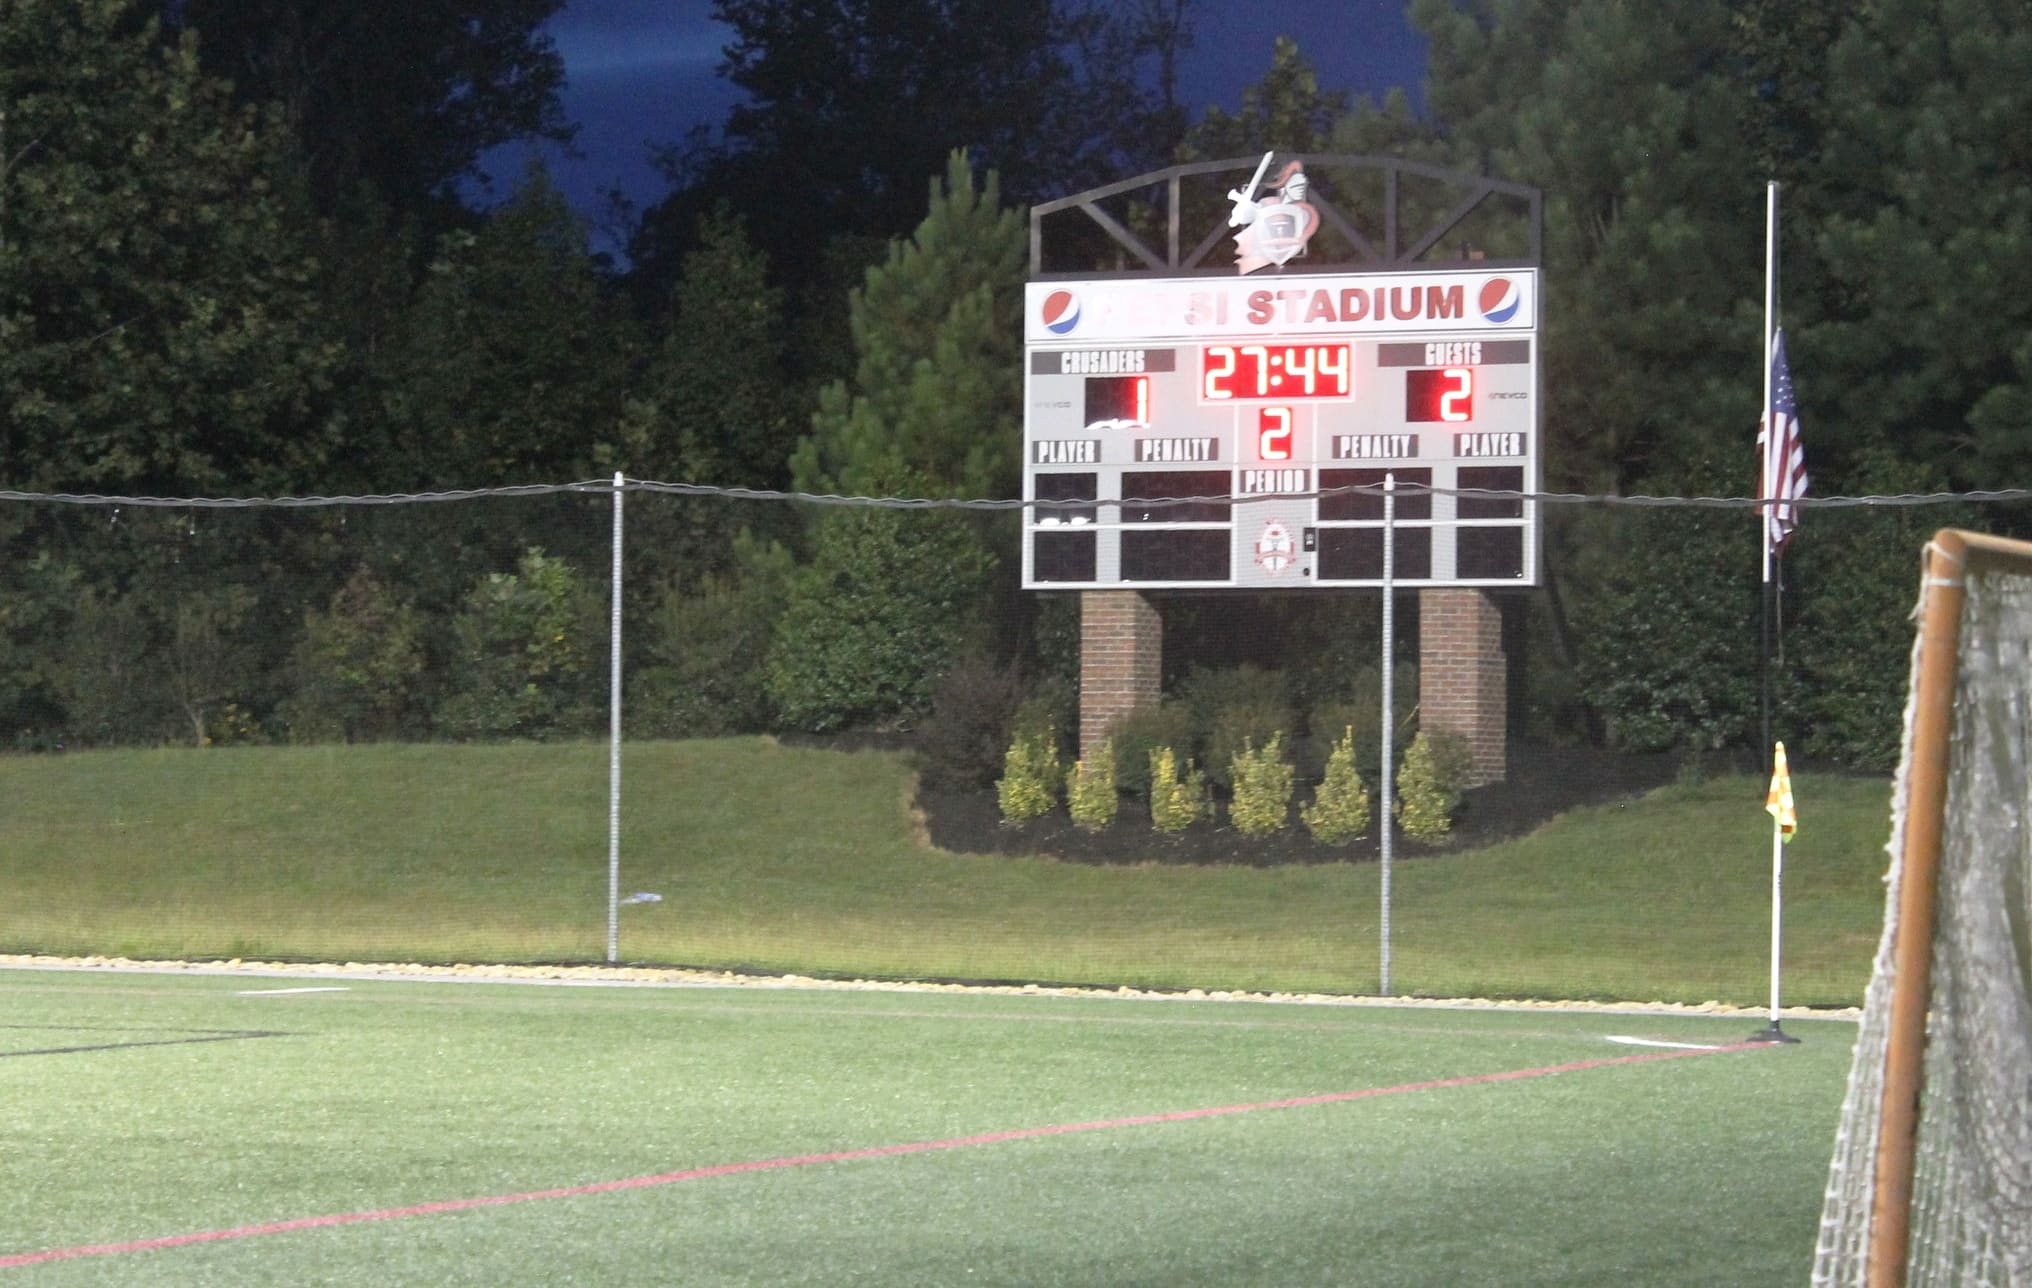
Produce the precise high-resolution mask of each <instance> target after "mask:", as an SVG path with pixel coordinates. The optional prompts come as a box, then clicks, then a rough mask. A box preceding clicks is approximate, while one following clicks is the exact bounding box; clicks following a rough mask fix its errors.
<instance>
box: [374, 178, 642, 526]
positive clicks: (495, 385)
mask: <svg viewBox="0 0 2032 1288" xmlns="http://www.w3.org/2000/svg"><path fill="white" fill-rule="evenodd" d="M631 344H632V336H631V331H630V328H629V326H628V324H627V320H626V318H625V317H624V316H623V314H622V313H621V311H620V309H619V308H618V306H617V305H616V304H615V303H614V302H613V301H612V300H611V299H610V298H609V297H608V295H607V292H606V290H605V287H604V285H603V284H602V283H601V281H600V280H599V278H598V276H597V275H596V274H595V272H594V270H593V266H592V263H591V261H590V259H589V258H588V256H587V253H586V242H585V229H584V223H583V221H582V220H581V219H580V218H579V216H577V215H576V214H575V213H573V212H572V210H571V209H570V207H569V206H568V205H567V204H566V202H565V199H564V197H563V195H562V194H561V193H559V192H558V190H557V188H556V187H555V186H554V185H553V184H552V183H551V182H550V179H549V176H548V175H547V174H546V173H545V171H544V170H543V168H542V166H541V165H532V166H531V168H530V172H529V174H528V176H527V177H526V178H525V180H524V181H523V183H522V185H521V187H520V188H519V189H518V190H517V191H516V194H515V197H514V199H513V200H512V201H510V202H509V203H508V204H507V205H505V206H503V207H501V208H500V209H498V210H496V211H495V212H494V213H493V216H492V217H491V218H490V219H489V220H488V221H487V223H486V225H485V226H483V227H482V228H481V229H480V230H479V231H478V232H474V233H454V234H451V235H448V236H447V237H446V238H445V239H444V240H443V242H442V243H441V248H440V251H439V254H438V257H437V259H436V260H435V261H434V262H433V263H432V264H431V267H430V271H429V274H428V276H427V277H426V278H425V281H424V284H423V286H422V288H421V289H420V290H419V292H418V293H417V296H416V299H415V301H414V303H413V305H412V306H411V307H410V309H409V311H408V313H407V315H406V317H405V320H404V329H403V333H402V335H401V336H400V337H399V339H398V341H397V343H395V344H393V345H391V346H390V348H389V350H388V352H387V354H386V358H385V361H384V362H383V364H382V366H381V370H380V373H379V374H380V379H381V381H382V389H383V403H382V407H381V409H380V415H381V420H382V424H383V425H384V426H385V432H386V433H387V434H388V436H389V443H388V445H387V447H386V449H385V450H386V452H387V457H386V460H387V463H388V465H389V467H390V473H389V474H388V475H387V476H386V478H385V482H386V483H387V484H390V485H395V486H398V487H401V488H404V489H408V488H418V487H424V488H444V487H474V486H490V485H500V484H516V483H532V482H538V481H549V480H555V479H558V478H583V477H586V476H587V475H589V474H593V473H596V472H597V473H603V472H607V471H610V470H611V469H613V468H614V465H615V464H616V463H617V462H618V460H619V459H620V458H621V454H622V448H621V446H620V444H619V436H620V423H621V408H622V402H623V398H624V396H625V390H626V386H627V373H628V367H629V359H630V348H631Z"/></svg>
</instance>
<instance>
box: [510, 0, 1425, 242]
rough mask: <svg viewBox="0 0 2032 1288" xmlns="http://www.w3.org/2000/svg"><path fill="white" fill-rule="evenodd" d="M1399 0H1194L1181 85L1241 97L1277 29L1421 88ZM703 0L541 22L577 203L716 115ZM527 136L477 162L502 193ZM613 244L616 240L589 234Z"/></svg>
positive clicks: (1341, 63)
mask: <svg viewBox="0 0 2032 1288" xmlns="http://www.w3.org/2000/svg"><path fill="white" fill-rule="evenodd" d="M1404 9H1405V0H1201V4H1200V7H1199V11H1198V14H1197V17H1196V21H1195V24H1194V26H1195V34H1196V41H1195V45H1194V48H1193V50H1192V52H1191V53H1190V54H1189V55H1188V57H1187V60H1186V63H1185V67H1184V69H1183V81H1184V93H1183V97H1184V99H1185V103H1186V105H1187V107H1188V108H1189V109H1191V110H1192V111H1194V112H1195V113H1197V112H1198V111H1199V109H1201V108H1204V107H1205V106H1207V105H1209V104H1214V105H1218V106H1220V107H1222V108H1224V109H1226V110H1228V111H1234V110H1236V109H1237V108H1238V107H1239V106H1240V102H1241V93H1242V88H1243V87H1244V86H1245V85H1248V84H1251V83H1253V82H1254V81H1256V80H1259V79H1261V77H1262V75H1263V73H1264V72H1265V71H1266V70H1267V69H1268V68H1269V66H1270V48H1271V42H1272V41H1273V40H1274V39H1275V38H1276V37H1277V36H1278V35H1280V34H1283V35H1289V36H1292V37H1294V38H1296V39H1297V41H1298V47H1299V50H1300V52H1302V53H1303V54H1304V55H1305V56H1306V58H1307V59H1309V60H1310V61H1311V62H1312V64H1313V65H1314V66H1315V67H1317V68H1318V69H1319V73H1320V81H1321V84H1322V85H1324V86H1325V87H1327V88H1329V89H1346V90H1350V91H1353V92H1354V93H1356V94H1373V95H1376V96H1378V97H1380V96H1381V95H1382V93H1383V92H1384V91H1386V90H1388V89H1390V88H1391V87H1393V86H1402V87H1403V88H1405V89H1406V90H1408V91H1410V93H1411V94H1412V96H1413V101H1414V102H1416V101H1417V100H1418V95H1419V90H1420V86H1419V82H1420V79H1421V78H1422V77H1423V75H1424V67H1425V42H1424V40H1423V38H1421V37H1420V36H1418V35H1417V34H1416V33H1415V32H1413V31H1412V30H1411V28H1410V25H1409V23H1408V22H1407V20H1406V18H1405V16H1404ZM711 11H712V4H711V2H710V0H569V2H568V3H567V5H566V6H565V8H564V9H563V10H562V11H560V12H559V13H558V14H557V16H556V17H555V18H553V19H552V20H551V23H550V34H551V37H552V39H553V40H555V41H556V43H557V48H558V52H559V53H561V54H562V55H563V56H564V61H565V70H566V74H567V76H568V77H569V82H568V84H567V85H566V87H565V92H564V110H565V114H566V116H567V117H568V118H569V119H571V120H573V121H575V122H577V123H578V125H579V137H578V151H579V152H580V153H581V154H582V155H580V156H578V157H566V156H564V155H562V154H561V153H559V152H558V151H557V150H556V149H545V156H546V160H547V162H548V164H549V166H550V169H551V174H552V176H553V177H554V178H555V179H556V181H557V183H558V184H559V186H560V187H562V188H563V189H564V191H565V193H566V194H567V195H568V196H569V197H570V198H571V199H572V201H573V202H574V204H575V205H577V206H578V207H579V209H580V210H581V211H583V212H585V213H586V214H587V215H589V216H591V217H593V218H594V219H595V222H596V225H597V223H598V220H599V216H600V212H601V209H602V208H603V206H604V202H603V201H602V200H601V194H602V193H603V192H605V191H607V190H610V189H618V190H619V191H620V192H622V193H624V194H625V195H626V196H627V197H628V198H629V199H630V200H631V201H633V202H635V203H636V204H637V205H638V206H640V205H647V204H649V203H651V202H654V201H655V200H657V199H658V198H659V197H661V196H662V195H663V191H664V184H663V181H662V179H661V178H660V176H658V174H657V173H656V171H655V169H654V168H653V167H652V166H651V165H650V163H649V153H648V147H647V145H648V144H650V143H656V142H675V141H677V140H679V139H681V138H682V137H683V136H684V134H685V132H686V131H687V130H689V129H690V128H691V127H692V126H693V125H696V124H699V123H705V124H708V125H713V126H717V125H718V124H719V122H720V121H721V119H722V118H723V117H724V116H725V114H726V111H727V109H728V107H730V106H731V105H732V104H733V102H734V101H735V99H736V97H737V93H738V92H737V91H736V90H735V89H734V88H733V87H732V86H731V85H729V84H727V82H725V81H723V80H721V79H720V78H719V76H718V75H717V74H716V70H715V69H716V68H717V67H718V65H719V62H720V49H721V46H723V45H724V44H725V43H726V41H727V39H728V32H727V30H726V28H724V27H722V26H720V25H719V24H717V23H715V22H714V21H713V20H712V18H711ZM525 151H526V149H524V148H523V147H521V146H519V145H516V146H511V147H508V148H503V149H500V150H498V151H497V152H495V153H493V154H490V155H489V156H488V157H486V158H485V159H484V161H483V165H484V166H485V168H486V169H487V170H488V171H489V172H490V173H491V174H492V175H493V176H494V179H495V183H494V195H495V196H496V197H499V196H504V195H506V193H507V192H508V190H509V189H510V188H511V187H512V186H513V183H514V181H515V179H516V178H517V177H518V175H519V173H520V170H521V166H522V157H523V154H524V152H525ZM595 240H596V242H598V243H599V244H600V245H601V246H602V248H609V249H611V239H610V238H608V237H604V236H599V235H597V233H596V237H595Z"/></svg>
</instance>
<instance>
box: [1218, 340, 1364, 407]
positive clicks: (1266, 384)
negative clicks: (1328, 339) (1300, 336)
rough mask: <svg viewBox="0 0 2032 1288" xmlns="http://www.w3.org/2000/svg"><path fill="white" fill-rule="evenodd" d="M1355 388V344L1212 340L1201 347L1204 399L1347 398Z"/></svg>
mask: <svg viewBox="0 0 2032 1288" xmlns="http://www.w3.org/2000/svg"><path fill="white" fill-rule="evenodd" d="M1354 392H1355V361H1354V346H1353V345H1351V344H1345V343H1343V344H1210V345H1207V346H1206V347H1205V348H1203V349H1201V350H1200V352H1199V396H1200V401H1202V402H1245V401H1249V400H1253V399H1257V398H1275V399H1277V400H1279V401H1283V400H1284V399H1287V398H1348V397H1352V396H1353V395H1354Z"/></svg>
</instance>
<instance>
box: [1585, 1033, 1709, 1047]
mask: <svg viewBox="0 0 2032 1288" xmlns="http://www.w3.org/2000/svg"><path fill="white" fill-rule="evenodd" d="M1607 1038H1608V1040H1609V1041H1611V1042H1620V1043H1622V1044H1623V1045H1624V1046H1641V1047H1669V1048H1671V1049H1672V1050H1675V1051H1719V1050H1721V1048H1720V1047H1718V1046H1715V1045H1714V1044H1712V1043H1708V1042H1659V1041H1656V1040H1654V1039H1651V1038H1633V1037H1628V1036H1625V1035H1624V1034H1621V1033H1611V1034H1608V1035H1607Z"/></svg>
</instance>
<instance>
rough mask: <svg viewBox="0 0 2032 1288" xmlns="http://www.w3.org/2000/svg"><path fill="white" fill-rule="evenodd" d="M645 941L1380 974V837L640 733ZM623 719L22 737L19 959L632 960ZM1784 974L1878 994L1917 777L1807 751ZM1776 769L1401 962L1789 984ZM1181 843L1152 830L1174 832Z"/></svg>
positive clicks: (1498, 876)
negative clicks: (1342, 840)
mask: <svg viewBox="0 0 2032 1288" xmlns="http://www.w3.org/2000/svg"><path fill="white" fill-rule="evenodd" d="M625 764H626V789H625V790H626V795H625V813H624V820H623V830H622V847H621V854H622V859H621V865H622V875H621V881H622V891H623V893H624V894H625V893H631V892H635V891H646V892H653V893H656V894H660V895H661V896H662V901H661V902H658V903H645V904H641V905H633V906H628V907H624V908H623V909H622V923H621V937H620V945H621V947H620V954H621V957H622V959H623V960H624V961H632V962H648V963H663V964H677V965H691V966H701V967H711V968H724V969H735V970H742V971H755V972H800V973H805V974H814V975H827V976H870V977H882V978H920V979H921V978H943V979H963V980H1019V981H1021V980H1028V981H1047V982H1064V983H1080V984H1097V985H1128V986H1136V987H1149V988H1163V989H1188V988H1204V989H1210V990H1212V989H1233V990H1261V991H1290V992H1327V993H1365V992H1372V991H1374V990H1375V989H1376V986H1377V983H1378V975H1379V943H1380V938H1381V935H1380V926H1379V921H1380V898H1379V871H1378V865H1376V864H1374V863H1364V864H1326V865H1319V866H1312V867H1289V868H1281V869H1249V868H1225V867H1197V868H1182V867H1174V866H1162V865H1157V864H1149V865H1130V866H1116V867H1089V866H1080V865H1075V864H1067V863H1060V862H1056V861H1053V860H1049V859H1043V858H1010V857H991V856H978V855H956V854H948V853H942V852H939V851H936V850H933V849H931V848H930V847H928V846H927V845H926V844H924V843H923V841H922V840H921V839H920V838H919V836H918V835H917V832H916V829H915V827H914V825H913V821H912V819H911V817H910V813H909V792H910V773H909V767H908V764H907V762H906V761H905V760H904V759H903V758H902V757H900V756H898V755H894V754H890V753H881V752H854V753H844V752H834V751H825V750H817V749H810V748H793V747H784V746H779V745H777V744H775V743H774V742H772V741H769V740H764V739H729V740H717V741H699V742H680V743H647V744H631V745H630V746H629V747H628V748H627V752H626V761H625ZM606 765H607V760H606V749H605V747H604V746H603V745H594V744H576V745H540V746H539V745H509V746H442V745H435V746H366V747H314V748H222V749H212V750H206V751H191V750H173V749H163V750H150V751H104V752H88V753H73V754H70V755H62V756H33V757H29V756H7V757H0V891H4V898H0V952H12V953H48V954H80V955H81V954H103V955H118V956H128V957H135V958H153V959H164V958H193V957H194V958H206V959H209V958H231V957H240V958H247V959H282V960H331V959H337V960H342V961H343V960H360V961H408V960H419V961H433V962H449V961H491V962H588V961H599V960H602V959H603V958H604V956H605V951H606V929H607V823H606V801H607V780H606ZM1795 787H1796V790H1797V795H1798V798H1799V801H1800V811H1801V815H1802V820H1803V821H1802V824H1801V830H1800V835H1799V836H1798V838H1797V839H1796V840H1795V841H1794V842H1793V844H1791V845H1790V846H1789V847H1788V848H1787V854H1786V864H1787V869H1786V870H1787V875H1786V889H1787V903H1786V940H1785V981H1786V983H1785V999H1786V1000H1787V1001H1788V1002H1794V1003H1799V1004H1802V1005H1815V1006H1831V1005H1832V1006H1840V1005H1853V1004H1855V1003H1857V1002H1858V1001H1859V1000H1860V997H1861V992H1862V988H1863V985H1864V982H1865V980H1866V978H1867V974H1868V966H1869V958H1870V954H1871V952H1872V950H1873V948H1874V945H1875V941H1876V936H1877V930H1878V926H1879V924H1880V921H1881V917H1882V887H1881V884H1880V877H1881V874H1882V871H1883V866H1884V861H1883V855H1882V847H1883V841H1884V837H1885V835H1886V831H1887V804H1888V788H1887V785H1886V784H1884V783H1883V782H1881V781H1875V780H1858V779H1842V778H1820V777H1815V776H1812V775H1806V774H1801V775H1799V776H1797V777H1796V778H1795ZM1763 797H1764V784H1763V783H1762V782H1760V781H1754V780H1751V779H1748V778H1742V777H1736V778H1719V779H1714V780H1711V781H1707V782H1702V783H1697V784H1691V785H1683V786H1677V787H1672V788H1667V789H1665V790H1663V791H1661V792H1658V793H1655V794H1653V795H1652V796H1650V797H1647V798H1645V799H1644V800H1642V801H1638V802H1633V803H1626V804H1621V805H1615V806H1609V807H1605V808H1599V809H1589V810H1582V811H1577V812H1575V813H1573V814H1570V815H1567V816H1564V817H1561V818H1559V819H1557V820H1555V821H1554V822H1553V823H1551V824H1550V825H1548V826H1547V827H1545V828H1543V829H1541V830H1540V831H1539V832H1537V833H1536V834H1534V835H1532V836H1529V837H1526V838H1523V839H1520V840H1517V841H1514V842H1511V843H1507V844H1503V845H1499V846H1495V847H1492V848H1490V849H1487V850H1483V851H1478V852H1473V853H1463V854H1451V855H1444V856H1433V857H1425V858H1420V857H1417V851H1416V848H1415V847H1411V846H1407V847H1406V849H1405V851H1403V852H1402V853H1401V860H1400V862H1398V863H1397V864H1396V865H1395V871H1394V880H1393V889H1392V914H1391V944H1392V982H1393V984H1394V985H1395V990H1396V991H1397V992H1400V993H1408V994H1417V995H1426V996H1487V997H1547V998H1597V999H1613V1000H1633V1001H1654V1000H1657V1001H1672V1002H1685V1003H1698V1002H1703V1001H1707V1000H1720V1001H1724V1002H1732V1003H1737V1004H1742V1005H1753V1006H1754V1005H1761V1004H1762V1003H1763V1002H1764V1001H1765V1000H1766V999H1767V997H1768V972H1769V947H1768V942H1769V925H1770V914H1769V906H1770V905H1769V900H1770V857H1769V856H1770V839H1769V838H1770V830H1769V828H1770V821H1769V818H1768V817H1767V816H1766V815H1765V813H1764V812H1763V808H1762V805H1763ZM1161 843H1162V842H1161V840H1160V839H1159V838H1158V837H1157V835H1156V834H1155V833H1154V832H1153V834H1152V845H1153V851H1154V850H1155V848H1156V847H1157V846H1159V845H1161Z"/></svg>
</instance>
